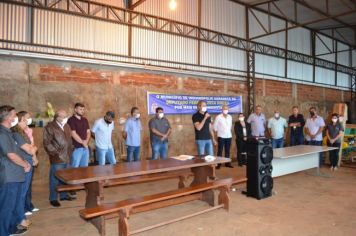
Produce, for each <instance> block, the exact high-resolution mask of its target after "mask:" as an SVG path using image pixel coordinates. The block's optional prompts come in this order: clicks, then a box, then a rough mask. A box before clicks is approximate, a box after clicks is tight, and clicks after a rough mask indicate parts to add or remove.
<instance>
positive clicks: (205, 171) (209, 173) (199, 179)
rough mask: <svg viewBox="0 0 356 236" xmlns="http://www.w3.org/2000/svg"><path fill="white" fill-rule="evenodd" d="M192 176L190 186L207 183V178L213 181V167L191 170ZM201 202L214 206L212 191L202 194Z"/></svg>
mask: <svg viewBox="0 0 356 236" xmlns="http://www.w3.org/2000/svg"><path fill="white" fill-rule="evenodd" d="M192 172H193V174H194V179H193V181H192V183H191V184H190V186H193V185H196V184H203V183H207V182H208V179H209V178H212V179H215V166H200V167H194V168H192ZM202 200H203V201H205V202H207V203H208V204H209V205H211V206H214V204H215V201H214V191H213V190H208V191H205V192H203V198H202Z"/></svg>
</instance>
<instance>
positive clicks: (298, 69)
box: [287, 60, 313, 82]
mask: <svg viewBox="0 0 356 236" xmlns="http://www.w3.org/2000/svg"><path fill="white" fill-rule="evenodd" d="M287 68H288V75H287V76H288V78H292V79H298V80H304V81H309V82H312V81H313V66H312V65H308V64H304V63H299V62H295V61H289V60H288V64H287Z"/></svg>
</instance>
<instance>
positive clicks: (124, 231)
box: [119, 209, 130, 236]
mask: <svg viewBox="0 0 356 236" xmlns="http://www.w3.org/2000/svg"><path fill="white" fill-rule="evenodd" d="M128 218H129V214H128V211H127V210H126V209H122V210H120V212H119V236H129V235H130V229H129V221H128Z"/></svg>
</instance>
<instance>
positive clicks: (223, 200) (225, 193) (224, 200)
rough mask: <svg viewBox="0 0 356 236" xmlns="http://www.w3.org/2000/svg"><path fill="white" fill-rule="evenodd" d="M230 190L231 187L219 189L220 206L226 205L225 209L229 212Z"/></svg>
mask: <svg viewBox="0 0 356 236" xmlns="http://www.w3.org/2000/svg"><path fill="white" fill-rule="evenodd" d="M229 190H230V187H228V188H226V187H222V188H219V192H220V193H219V200H218V201H219V205H220V204H224V209H225V210H227V211H229V206H230V196H229Z"/></svg>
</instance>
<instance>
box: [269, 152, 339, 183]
mask: <svg viewBox="0 0 356 236" xmlns="http://www.w3.org/2000/svg"><path fill="white" fill-rule="evenodd" d="M334 149H337V148H335V147H326V146H311V145H298V146H293V147H286V148H276V149H273V160H272V166H273V171H272V177H277V176H282V175H287V174H291V173H295V172H298V171H303V170H307V169H311V168H317V171H318V173H319V153H321V152H328V151H330V150H334Z"/></svg>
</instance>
